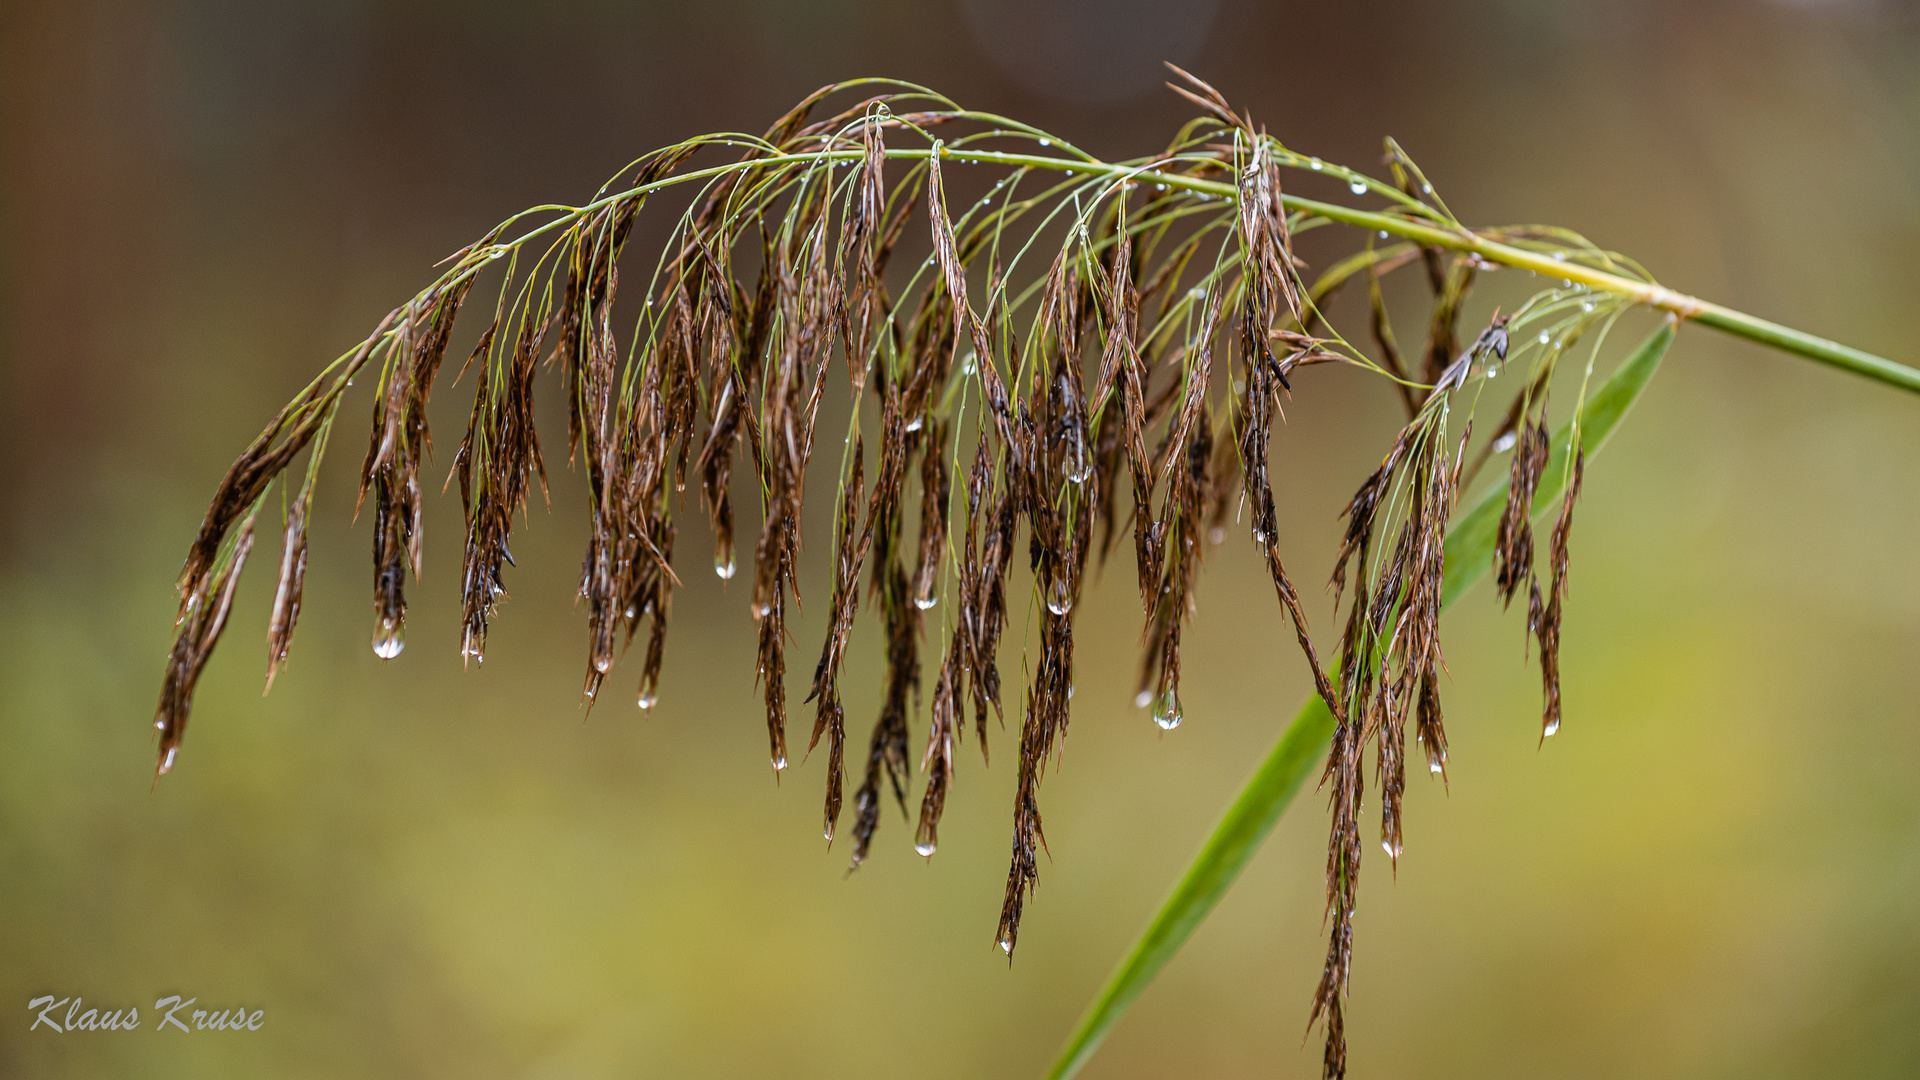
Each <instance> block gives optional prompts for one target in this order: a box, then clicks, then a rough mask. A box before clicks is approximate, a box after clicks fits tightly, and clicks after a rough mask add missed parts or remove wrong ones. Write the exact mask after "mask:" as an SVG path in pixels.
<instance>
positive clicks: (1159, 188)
mask: <svg viewBox="0 0 1920 1080" xmlns="http://www.w3.org/2000/svg"><path fill="white" fill-rule="evenodd" d="M1153 190H1155V191H1165V190H1167V185H1165V184H1155V185H1153Z"/></svg>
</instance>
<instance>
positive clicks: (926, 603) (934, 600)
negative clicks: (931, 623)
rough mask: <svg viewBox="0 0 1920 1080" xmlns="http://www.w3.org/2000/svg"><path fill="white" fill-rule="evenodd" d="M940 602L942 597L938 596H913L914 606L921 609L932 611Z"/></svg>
mask: <svg viewBox="0 0 1920 1080" xmlns="http://www.w3.org/2000/svg"><path fill="white" fill-rule="evenodd" d="M938 603H940V598H939V597H937V596H916V597H914V598H913V606H914V607H917V608H919V609H920V610H921V611H932V610H933V608H934V606H935V605H936V604H938Z"/></svg>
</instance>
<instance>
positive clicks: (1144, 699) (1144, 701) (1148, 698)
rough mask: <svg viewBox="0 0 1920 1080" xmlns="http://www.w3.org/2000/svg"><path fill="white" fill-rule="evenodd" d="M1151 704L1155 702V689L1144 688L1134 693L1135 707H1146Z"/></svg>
mask: <svg viewBox="0 0 1920 1080" xmlns="http://www.w3.org/2000/svg"><path fill="white" fill-rule="evenodd" d="M1151 704H1153V691H1151V690H1142V691H1140V692H1139V693H1137V694H1135V695H1133V707H1134V708H1136V709H1144V708H1146V707H1147V706H1149V705H1151Z"/></svg>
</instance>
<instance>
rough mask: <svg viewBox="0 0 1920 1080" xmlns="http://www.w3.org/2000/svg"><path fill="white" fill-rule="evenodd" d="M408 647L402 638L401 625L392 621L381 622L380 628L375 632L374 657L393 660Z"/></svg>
mask: <svg viewBox="0 0 1920 1080" xmlns="http://www.w3.org/2000/svg"><path fill="white" fill-rule="evenodd" d="M406 647H407V643H406V640H405V639H404V638H403V637H402V636H401V630H400V624H399V623H397V622H392V621H390V620H385V619H383V620H381V622H380V626H379V627H378V628H377V629H375V630H374V632H373V655H375V656H377V657H379V658H380V659H382V660H391V659H393V658H394V657H396V656H399V655H400V650H401V649H404V648H406Z"/></svg>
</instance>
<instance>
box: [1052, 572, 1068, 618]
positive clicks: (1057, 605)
mask: <svg viewBox="0 0 1920 1080" xmlns="http://www.w3.org/2000/svg"><path fill="white" fill-rule="evenodd" d="M1047 610H1048V611H1051V612H1053V613H1054V614H1055V615H1065V614H1066V613H1067V612H1069V611H1072V610H1073V592H1072V590H1070V589H1068V588H1067V583H1066V581H1065V579H1062V578H1056V579H1054V582H1053V588H1052V589H1050V590H1048V592H1047Z"/></svg>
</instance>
